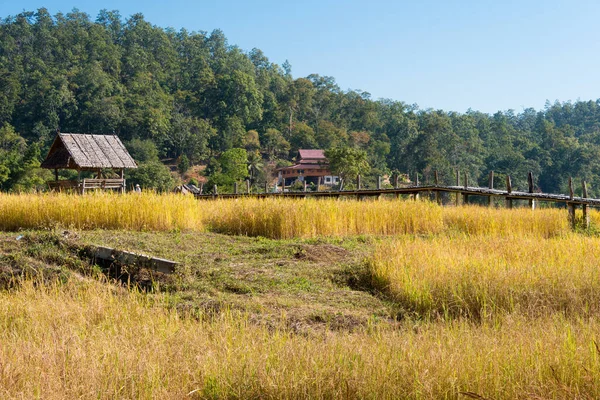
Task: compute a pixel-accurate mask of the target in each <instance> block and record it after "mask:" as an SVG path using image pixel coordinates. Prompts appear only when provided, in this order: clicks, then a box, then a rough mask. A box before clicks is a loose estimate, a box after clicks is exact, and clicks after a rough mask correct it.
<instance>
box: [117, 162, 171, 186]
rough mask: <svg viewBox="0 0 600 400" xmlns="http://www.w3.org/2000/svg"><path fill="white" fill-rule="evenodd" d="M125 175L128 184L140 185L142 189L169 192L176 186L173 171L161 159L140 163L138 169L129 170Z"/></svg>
mask: <svg viewBox="0 0 600 400" xmlns="http://www.w3.org/2000/svg"><path fill="white" fill-rule="evenodd" d="M125 177H126V178H127V183H128V184H130V185H140V186H141V188H142V190H156V191H159V192H168V191H170V190H172V189H173V187H174V186H175V182H174V180H173V177H172V176H171V171H170V170H169V168H168V167H167V166H165V165H164V164H163V163H161V162H160V161H146V162H143V163H140V164H139V166H138V168H137V169H131V170H127V173H126V176H125Z"/></svg>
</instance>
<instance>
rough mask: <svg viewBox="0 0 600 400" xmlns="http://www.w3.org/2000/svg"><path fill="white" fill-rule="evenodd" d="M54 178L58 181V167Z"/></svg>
mask: <svg viewBox="0 0 600 400" xmlns="http://www.w3.org/2000/svg"><path fill="white" fill-rule="evenodd" d="M54 180H55V181H58V168H54Z"/></svg>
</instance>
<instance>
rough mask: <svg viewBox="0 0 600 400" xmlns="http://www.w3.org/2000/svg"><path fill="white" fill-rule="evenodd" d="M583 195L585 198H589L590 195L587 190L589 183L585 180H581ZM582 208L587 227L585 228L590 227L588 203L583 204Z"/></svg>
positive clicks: (584, 223)
mask: <svg viewBox="0 0 600 400" xmlns="http://www.w3.org/2000/svg"><path fill="white" fill-rule="evenodd" d="M581 192H582V194H581V197H583V198H584V199H587V197H588V190H587V183H586V182H585V181H582V182H581ZM581 209H582V211H583V225H584V227H585V229H589V227H590V214H589V213H588V205H587V204H583V205H582V206H581Z"/></svg>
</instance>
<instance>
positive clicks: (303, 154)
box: [298, 149, 326, 160]
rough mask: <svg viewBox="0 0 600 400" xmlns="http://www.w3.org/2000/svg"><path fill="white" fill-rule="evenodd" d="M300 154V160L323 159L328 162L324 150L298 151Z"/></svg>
mask: <svg viewBox="0 0 600 400" xmlns="http://www.w3.org/2000/svg"><path fill="white" fill-rule="evenodd" d="M298 153H299V154H300V159H301V160H302V159H307V158H310V159H323V160H326V157H325V151H324V150H303V149H300V150H298Z"/></svg>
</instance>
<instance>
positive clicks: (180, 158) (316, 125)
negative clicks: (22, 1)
mask: <svg viewBox="0 0 600 400" xmlns="http://www.w3.org/2000/svg"><path fill="white" fill-rule="evenodd" d="M257 45H259V44H258V43H257ZM291 51H293V50H291ZM281 61H283V60H279V62H280V64H277V63H274V62H272V61H271V60H269V58H268V57H267V55H265V54H264V53H263V52H262V51H261V50H259V49H258V48H254V49H251V50H249V51H246V50H243V49H240V48H238V47H237V46H235V45H232V44H230V43H228V41H227V38H226V36H225V34H224V33H223V32H221V31H219V30H215V31H213V32H211V33H208V32H202V31H200V32H189V31H186V30H185V29H179V30H178V29H172V28H167V29H165V28H162V27H157V26H154V25H152V24H151V22H149V21H146V20H145V19H144V17H143V15H141V14H134V15H132V16H131V17H129V18H127V19H124V18H122V17H121V16H120V14H119V13H118V12H117V11H107V10H103V11H101V12H100V13H99V14H98V15H97V16H96V18H95V19H93V18H91V17H90V16H89V15H87V14H85V13H82V12H79V11H77V10H73V11H72V12H70V13H66V14H62V13H59V14H57V15H54V16H52V15H50V14H49V13H48V11H47V10H46V9H44V8H41V9H39V10H37V11H27V12H23V13H20V14H19V15H16V16H6V17H5V18H4V19H3V20H2V22H1V23H0V87H2V90H1V91H0V190H5V191H6V190H28V189H31V188H35V187H37V188H42V187H43V182H44V180H49V179H51V178H52V177H51V174H50V172H48V171H42V170H40V169H38V168H37V167H38V166H39V162H40V160H41V158H43V157H44V156H45V154H46V151H47V149H48V147H49V145H50V143H51V141H52V139H53V137H54V134H55V131H56V130H57V129H60V130H61V131H62V132H77V133H109V134H110V133H115V134H117V135H119V137H120V138H121V139H122V140H123V141H124V142H125V143H126V145H127V146H128V148H129V149H130V150H131V152H132V154H133V155H134V157H135V158H136V160H137V161H138V162H139V163H140V166H141V167H142V168H141V169H140V170H138V171H132V172H131V173H130V174H129V176H128V178H129V181H130V182H132V183H142V186H144V187H156V188H159V189H161V190H168V189H170V188H171V186H172V185H173V182H172V181H171V180H170V178H169V174H168V173H167V174H165V173H164V168H161V164H160V163H159V162H158V159H159V158H161V159H164V158H169V159H172V160H174V163H173V164H172V165H177V166H178V167H179V168H180V170H181V171H182V172H185V171H186V170H187V168H188V167H189V166H190V164H192V165H195V164H198V163H202V164H203V165H204V164H207V168H206V170H205V172H206V174H207V175H209V176H210V177H211V179H212V182H213V183H217V184H219V186H220V187H225V186H227V185H229V186H231V185H232V182H233V180H240V179H244V178H245V177H246V176H249V177H250V179H251V180H252V181H253V182H254V183H258V184H260V185H262V184H263V183H264V182H265V180H269V174H270V171H271V169H272V167H273V166H272V165H271V166H270V167H269V168H271V169H269V168H267V165H268V162H269V161H273V162H274V163H275V164H277V163H278V164H280V165H283V164H285V163H286V162H288V161H289V160H290V159H291V158H292V157H295V156H296V150H297V149H299V148H322V149H332V148H347V147H349V148H355V149H357V150H360V151H364V152H365V153H366V155H367V156H368V157H367V158H368V162H369V164H370V166H371V167H372V168H373V169H372V171H371V175H372V176H377V175H383V174H385V173H390V172H392V171H395V170H397V171H399V172H400V173H406V174H410V176H411V179H414V177H415V173H418V174H419V175H420V179H421V182H423V181H427V180H429V181H431V180H432V174H433V171H434V170H438V171H439V172H440V176H441V179H442V181H443V182H445V183H451V182H452V177H453V176H454V175H453V171H454V170H456V169H458V170H460V171H462V172H468V174H469V177H470V181H471V182H477V181H479V182H480V183H484V182H483V181H485V176H486V175H487V173H488V171H490V170H494V171H495V172H496V174H497V176H498V177H499V179H501V178H502V177H503V175H505V174H510V175H512V177H513V184H514V186H515V188H519V187H520V188H526V187H527V183H526V177H527V172H528V171H532V172H533V173H534V176H535V177H536V186H537V187H539V188H540V189H541V190H543V191H544V192H549V193H552V192H562V193H567V192H568V189H567V181H568V178H569V176H573V177H576V178H579V179H585V180H587V182H588V183H589V184H590V195H591V196H596V197H598V196H600V192H598V188H599V187H600V181H599V180H598V179H599V178H598V177H599V176H600V164H599V161H598V160H600V136H599V135H600V129H599V127H600V106H599V105H600V103H599V101H577V102H574V103H571V102H566V103H560V102H556V103H548V104H547V105H546V107H545V108H544V109H543V110H534V109H531V108H528V109H524V110H522V111H519V112H515V111H513V110H508V111H498V112H497V113H495V114H494V115H488V114H484V113H480V112H477V111H474V110H473V111H471V110H470V111H468V112H466V113H457V112H452V111H444V110H420V109H419V108H418V106H417V105H414V104H410V99H403V100H404V101H396V100H389V99H378V100H375V99H372V98H371V96H370V95H369V93H368V92H365V91H359V90H345V88H340V87H339V86H338V85H337V84H336V82H335V79H334V77H328V76H320V75H318V74H316V73H315V74H312V75H309V76H307V77H294V76H293V74H292V68H291V66H290V65H289V63H287V62H284V63H281ZM407 79H410V78H407ZM366 89H368V88H366ZM402 96H403V95H402V93H398V98H399V99H401V98H402ZM233 149H237V150H235V151H234V152H233V153H228V154H229V155H231V154H235V155H236V158H235V160H236V161H240V160H241V162H242V163H246V164H247V167H249V169H248V168H246V166H242V168H241V171H233V170H231V169H232V168H230V166H231V165H230V164H231V163H230V162H228V161H227V160H231V159H232V158H231V157H227V156H223V154H224V153H226V152H227V151H230V150H233ZM240 150H241V151H240ZM236 165H237V164H236ZM234 169H235V168H234ZM238 172H240V173H238ZM67 176H68V174H66V173H65V177H67ZM371 182H372V179H371ZM364 184H369V180H368V179H365V180H364ZM209 187H212V186H209Z"/></svg>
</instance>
